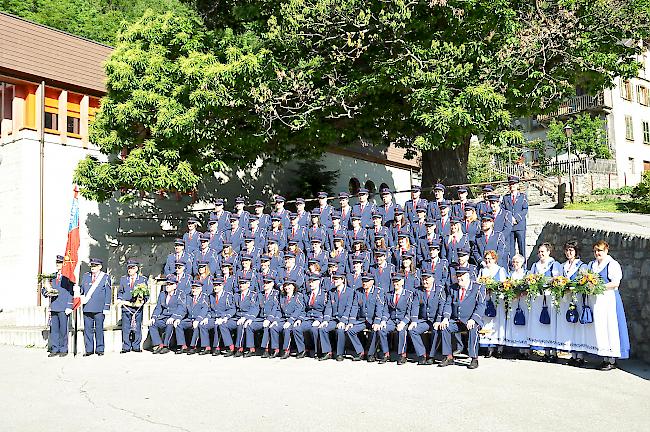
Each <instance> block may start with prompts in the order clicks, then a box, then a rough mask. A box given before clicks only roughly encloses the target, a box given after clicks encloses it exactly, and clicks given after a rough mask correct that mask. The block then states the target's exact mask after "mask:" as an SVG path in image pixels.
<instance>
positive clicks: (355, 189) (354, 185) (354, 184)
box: [348, 177, 361, 195]
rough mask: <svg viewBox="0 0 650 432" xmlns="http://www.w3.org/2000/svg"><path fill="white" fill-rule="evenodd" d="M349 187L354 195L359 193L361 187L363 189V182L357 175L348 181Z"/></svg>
mask: <svg viewBox="0 0 650 432" xmlns="http://www.w3.org/2000/svg"><path fill="white" fill-rule="evenodd" d="M348 189H349V190H350V193H351V194H352V195H356V194H358V193H359V189H361V182H359V179H358V178H356V177H352V178H351V179H350V182H349V183H348Z"/></svg>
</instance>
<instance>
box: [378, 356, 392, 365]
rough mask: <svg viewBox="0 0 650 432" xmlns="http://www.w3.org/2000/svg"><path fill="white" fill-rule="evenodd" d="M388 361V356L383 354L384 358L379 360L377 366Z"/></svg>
mask: <svg viewBox="0 0 650 432" xmlns="http://www.w3.org/2000/svg"><path fill="white" fill-rule="evenodd" d="M388 360H390V354H388V353H387V354H384V356H383V357H381V358H380V359H379V364H384V363H386V362H387V361H388Z"/></svg>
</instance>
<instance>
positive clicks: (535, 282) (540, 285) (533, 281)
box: [524, 273, 549, 296]
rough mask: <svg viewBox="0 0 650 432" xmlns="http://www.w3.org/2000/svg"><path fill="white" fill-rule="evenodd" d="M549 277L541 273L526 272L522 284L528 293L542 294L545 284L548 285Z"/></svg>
mask: <svg viewBox="0 0 650 432" xmlns="http://www.w3.org/2000/svg"><path fill="white" fill-rule="evenodd" d="M548 281H549V278H547V277H546V276H544V275H541V274H532V273H531V274H527V275H526V277H524V284H525V285H526V291H528V295H530V296H534V295H537V294H544V290H545V289H546V285H548Z"/></svg>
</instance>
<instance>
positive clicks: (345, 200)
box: [338, 192, 352, 231]
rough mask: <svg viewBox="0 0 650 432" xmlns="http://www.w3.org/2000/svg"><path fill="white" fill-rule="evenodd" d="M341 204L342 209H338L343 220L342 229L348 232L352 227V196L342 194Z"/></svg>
mask: <svg viewBox="0 0 650 432" xmlns="http://www.w3.org/2000/svg"><path fill="white" fill-rule="evenodd" d="M339 203H341V208H339V209H338V214H339V216H340V220H341V227H342V228H343V229H344V230H345V231H347V230H348V229H350V228H351V227H352V226H351V225H350V216H351V215H352V206H350V194H349V193H347V192H340V193H339Z"/></svg>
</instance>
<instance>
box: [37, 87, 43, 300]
mask: <svg viewBox="0 0 650 432" xmlns="http://www.w3.org/2000/svg"><path fill="white" fill-rule="evenodd" d="M40 104H41V118H40V122H41V131H40V161H39V162H40V163H39V165H40V176H39V187H38V200H39V204H38V213H39V219H38V274H41V273H43V201H44V196H43V195H44V191H43V184H44V183H45V182H44V178H43V177H44V173H45V81H41V100H40ZM36 304H37V306H40V305H41V291H40V290H39V289H38V287H37V288H36Z"/></svg>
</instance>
